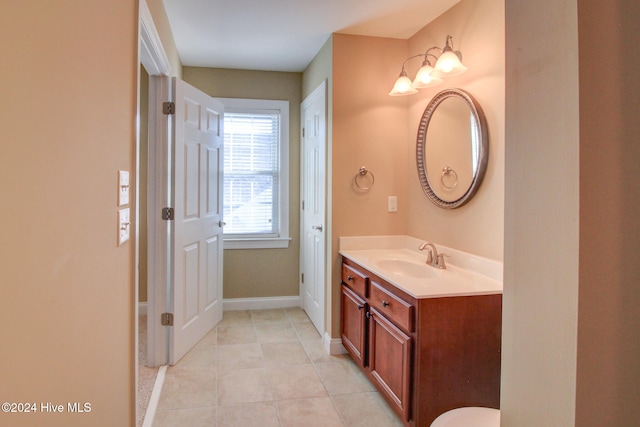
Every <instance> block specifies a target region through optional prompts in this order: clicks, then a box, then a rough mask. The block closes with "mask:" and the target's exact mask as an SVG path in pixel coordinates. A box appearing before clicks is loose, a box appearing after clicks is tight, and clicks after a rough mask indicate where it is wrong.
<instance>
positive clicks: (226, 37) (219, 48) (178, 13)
mask: <svg viewBox="0 0 640 427" xmlns="http://www.w3.org/2000/svg"><path fill="white" fill-rule="evenodd" d="M163 1H164V5H165V9H166V11H167V15H168V17H169V23H170V25H171V29H172V31H173V37H174V39H175V41H176V46H177V48H178V52H179V53H180V60H181V61H182V64H183V65H186V66H199V67H215V68H236V69H247V70H268V71H295V72H300V71H303V70H304V69H305V68H306V67H307V65H308V64H309V63H310V62H311V60H312V59H313V57H314V56H315V55H316V54H317V53H318V51H319V50H320V48H321V47H322V45H323V44H324V43H325V41H327V39H328V38H329V36H330V34H331V33H334V32H339V33H346V34H357V35H366V36H378V37H389V38H399V39H408V38H410V37H411V36H412V35H414V34H415V33H416V32H417V31H418V30H420V29H421V28H422V27H424V26H425V25H426V24H427V23H429V22H431V21H432V20H433V19H435V18H436V17H438V16H439V15H441V14H442V13H443V12H445V11H446V10H447V9H449V8H450V7H451V6H453V5H454V4H456V3H458V2H459V1H460V0H163Z"/></svg>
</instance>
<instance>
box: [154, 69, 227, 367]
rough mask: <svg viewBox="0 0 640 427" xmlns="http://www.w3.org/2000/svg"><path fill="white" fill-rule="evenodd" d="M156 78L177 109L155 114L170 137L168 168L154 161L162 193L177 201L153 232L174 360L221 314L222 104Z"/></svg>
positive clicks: (166, 200) (165, 156)
mask: <svg viewBox="0 0 640 427" xmlns="http://www.w3.org/2000/svg"><path fill="white" fill-rule="evenodd" d="M156 84H160V85H169V86H170V87H169V88H168V89H167V90H166V93H167V94H168V95H169V96H168V97H169V98H170V99H171V100H172V101H173V102H174V111H173V112H172V113H170V114H159V117H158V119H157V120H158V121H160V122H162V121H163V120H164V123H165V126H166V128H165V127H164V126H162V127H163V129H166V132H162V133H163V134H165V135H166V136H167V139H168V142H167V143H165V144H163V147H164V149H163V151H165V153H164V154H163V155H162V156H160V158H161V160H160V162H161V163H163V167H161V168H156V169H162V170H164V172H162V178H161V179H157V181H156V185H157V188H156V193H157V194H158V195H159V196H158V197H157V199H158V201H159V203H161V204H162V203H164V206H165V207H171V208H173V219H169V220H166V221H164V223H165V224H166V228H165V230H166V232H164V233H163V232H160V233H157V234H158V235H157V236H155V238H156V240H157V244H156V248H157V249H156V250H157V251H158V252H160V254H159V257H158V258H159V259H160V260H161V261H160V262H159V264H160V265H158V266H157V268H156V272H157V273H156V283H157V284H164V283H166V288H165V289H166V290H165V292H166V293H167V294H168V298H167V299H166V304H165V307H166V310H168V312H169V313H172V314H173V325H172V326H171V327H170V328H169V363H170V364H172V365H173V364H175V363H177V362H178V361H179V360H180V358H182V356H184V355H185V354H186V353H187V352H188V351H189V350H190V349H191V348H192V347H193V346H194V345H195V344H196V343H197V342H198V341H199V340H200V339H201V338H202V337H204V336H205V335H206V334H207V333H208V332H209V331H210V330H211V329H212V328H213V327H214V326H215V325H216V324H217V323H218V322H219V321H220V320H221V319H222V256H223V238H222V225H223V222H222V203H223V201H222V188H223V187H222V185H223V179H222V172H223V168H222V162H223V140H224V138H223V106H222V104H221V103H220V102H218V101H215V100H214V99H213V98H211V97H210V96H208V95H206V94H205V93H203V92H201V91H199V90H198V89H196V88H194V87H192V86H190V85H188V84H187V83H185V82H183V81H181V80H179V79H176V78H172V79H167V78H161V77H160V78H157V82H156ZM165 113H166V111H165ZM156 176H157V175H156ZM165 177H166V181H165ZM162 181H165V182H164V183H163V182H162ZM167 187H168V188H167ZM160 209H161V208H160ZM163 248H164V249H163ZM163 250H164V251H165V252H166V256H162V254H161V252H162V251H163ZM158 299H162V298H158ZM159 310H162V308H159Z"/></svg>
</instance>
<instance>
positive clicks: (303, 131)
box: [302, 128, 304, 138]
mask: <svg viewBox="0 0 640 427" xmlns="http://www.w3.org/2000/svg"><path fill="white" fill-rule="evenodd" d="M302 137H303V138H304V128H302Z"/></svg>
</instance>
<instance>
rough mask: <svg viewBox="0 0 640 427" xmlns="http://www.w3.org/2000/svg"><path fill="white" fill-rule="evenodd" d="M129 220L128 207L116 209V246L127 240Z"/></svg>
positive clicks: (129, 227)
mask: <svg viewBox="0 0 640 427" xmlns="http://www.w3.org/2000/svg"><path fill="white" fill-rule="evenodd" d="M130 230H131V221H130V220H129V208H125V209H120V210H119V211H118V246H120V245H122V244H123V243H124V242H126V241H127V240H129V235H130Z"/></svg>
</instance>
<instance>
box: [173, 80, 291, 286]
mask: <svg viewBox="0 0 640 427" xmlns="http://www.w3.org/2000/svg"><path fill="white" fill-rule="evenodd" d="M183 79H184V80H185V81H186V82H187V83H190V84H192V85H193V86H195V87H197V88H198V89H200V90H202V91H204V92H205V93H207V94H209V95H211V96H214V97H223V98H253V99H275V100H288V101H289V116H290V117H289V234H290V237H291V242H290V244H289V247H288V248H287V249H249V250H238V249H233V250H225V251H224V273H223V274H224V291H223V292H224V298H257V297H276V296H298V295H299V294H300V288H299V278H298V272H299V267H298V264H299V262H298V259H299V257H300V256H299V248H300V244H299V240H300V237H299V236H300V103H301V87H302V74H301V73H281V72H265V71H241V70H225V69H212V68H197V67H184V68H183Z"/></svg>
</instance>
